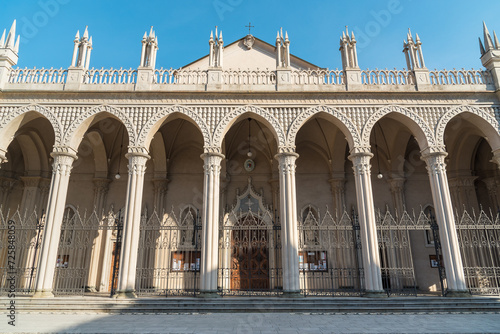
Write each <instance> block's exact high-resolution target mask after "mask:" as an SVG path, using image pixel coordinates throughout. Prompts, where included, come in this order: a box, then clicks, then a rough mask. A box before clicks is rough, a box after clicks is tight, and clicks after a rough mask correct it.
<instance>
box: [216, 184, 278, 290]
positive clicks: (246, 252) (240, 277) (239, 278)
mask: <svg viewBox="0 0 500 334" xmlns="http://www.w3.org/2000/svg"><path fill="white" fill-rule="evenodd" d="M219 234H220V235H219V236H220V238H219V273H218V277H219V284H218V285H219V289H220V291H221V294H222V295H277V294H280V293H282V291H283V283H282V282H283V278H282V270H281V238H280V237H281V235H280V234H281V226H280V224H279V222H278V221H277V219H276V217H274V216H273V214H272V210H270V209H269V208H267V207H265V206H264V204H263V199H262V195H261V194H259V193H257V192H256V191H255V190H254V189H253V187H252V185H251V183H250V181H249V184H248V187H247V189H246V190H245V192H244V193H243V194H241V195H239V194H238V195H237V202H236V205H235V207H233V209H232V210H231V211H230V212H229V213H226V214H224V216H223V219H222V221H221V224H220V231H219Z"/></svg>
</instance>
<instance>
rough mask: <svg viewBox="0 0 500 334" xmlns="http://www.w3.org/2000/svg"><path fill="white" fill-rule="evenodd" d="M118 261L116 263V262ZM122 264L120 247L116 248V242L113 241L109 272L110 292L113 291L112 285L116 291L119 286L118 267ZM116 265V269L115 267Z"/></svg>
mask: <svg viewBox="0 0 500 334" xmlns="http://www.w3.org/2000/svg"><path fill="white" fill-rule="evenodd" d="M115 263H116V264H115ZM119 264H120V249H119V248H118V249H117V248H116V242H113V253H112V256H111V269H110V273H109V284H108V286H109V290H108V292H111V287H113V290H115V291H116V287H117V286H118V268H119ZM115 266H116V269H115ZM113 274H114V280H113Z"/></svg>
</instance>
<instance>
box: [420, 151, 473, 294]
mask: <svg viewBox="0 0 500 334" xmlns="http://www.w3.org/2000/svg"><path fill="white" fill-rule="evenodd" d="M446 156H447V153H446V152H444V151H439V150H438V149H432V148H428V149H426V150H425V151H423V152H422V159H423V160H425V162H426V164H427V171H428V173H429V180H430V184H431V191H432V199H433V202H434V210H435V211H436V219H437V223H438V225H439V239H440V241H441V248H442V252H443V262H444V267H445V270H446V281H447V285H448V292H450V293H451V294H452V295H459V294H462V293H468V291H467V286H466V284H465V276H464V268H463V264H462V256H461V255H460V246H459V244H458V238H457V231H456V227H455V217H454V215H453V207H452V204H451V197H450V188H449V186H448V178H447V176H446V163H445V157H446Z"/></svg>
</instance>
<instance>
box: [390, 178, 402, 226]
mask: <svg viewBox="0 0 500 334" xmlns="http://www.w3.org/2000/svg"><path fill="white" fill-rule="evenodd" d="M388 182H389V187H390V189H391V195H392V203H393V204H394V209H396V212H397V213H398V215H402V214H403V212H404V211H405V208H406V205H405V203H406V201H405V182H406V179H405V178H404V177H392V178H390V179H389V181H388ZM400 217H401V216H400Z"/></svg>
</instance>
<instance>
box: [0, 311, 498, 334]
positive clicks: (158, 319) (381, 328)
mask: <svg viewBox="0 0 500 334" xmlns="http://www.w3.org/2000/svg"><path fill="white" fill-rule="evenodd" d="M2 313H3V314H5V313H4V312H2ZM1 318H2V320H1V323H0V332H1V333H231V334H239V333H241V334H245V333H279V334H284V333H304V334H307V333H500V314H498V313H441V314H425V313H413V314H352V313H350V314H317V313H316V314H304V313H247V314H245V313H212V314H210V313H192V314H168V315H166V314H116V315H109V314H95V313H94V314H82V313H79V314H71V313H66V314H65V313H18V314H16V326H15V327H12V326H10V325H8V324H7V319H6V317H5V315H4V316H2V317H1Z"/></svg>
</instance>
